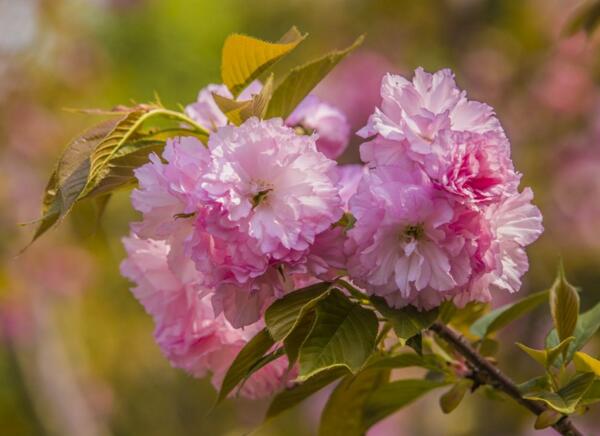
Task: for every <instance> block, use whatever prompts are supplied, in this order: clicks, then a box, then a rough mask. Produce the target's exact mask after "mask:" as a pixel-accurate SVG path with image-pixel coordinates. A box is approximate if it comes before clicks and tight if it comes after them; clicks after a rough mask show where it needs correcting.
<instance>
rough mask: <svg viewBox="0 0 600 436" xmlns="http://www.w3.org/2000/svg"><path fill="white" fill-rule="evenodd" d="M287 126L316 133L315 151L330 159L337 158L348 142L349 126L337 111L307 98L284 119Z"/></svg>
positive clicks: (318, 100)
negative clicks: (298, 127) (299, 127)
mask: <svg viewBox="0 0 600 436" xmlns="http://www.w3.org/2000/svg"><path fill="white" fill-rule="evenodd" d="M285 123H286V124H287V125H288V126H292V127H294V126H301V127H303V128H305V129H309V130H313V131H315V132H316V133H317V135H318V139H317V149H318V150H319V151H320V152H321V153H323V154H324V155H325V156H327V157H328V158H330V159H335V158H337V157H339V156H340V155H341V154H342V153H343V152H344V150H345V149H346V147H347V145H348V142H349V141H350V125H349V124H348V120H346V116H345V115H344V114H343V113H342V112H340V110H339V109H337V108H335V107H333V106H331V105H329V104H327V103H325V102H323V101H321V99H319V98H318V97H317V96H316V95H309V96H307V97H306V98H305V99H304V100H303V101H302V102H301V103H300V104H299V105H298V106H297V107H296V109H295V110H294V111H293V112H292V114H291V115H290V116H289V117H288V118H287V119H286V121H285Z"/></svg>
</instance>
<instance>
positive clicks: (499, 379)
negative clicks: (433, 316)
mask: <svg viewBox="0 0 600 436" xmlns="http://www.w3.org/2000/svg"><path fill="white" fill-rule="evenodd" d="M430 330H431V331H433V332H434V333H436V334H437V335H438V336H439V337H440V338H442V339H444V340H445V341H446V342H447V343H448V344H449V345H451V346H452V347H453V348H454V350H456V351H457V352H458V353H459V354H461V355H462V356H463V357H464V358H465V359H466V360H467V361H468V362H469V363H470V364H471V366H472V367H473V369H474V370H475V371H476V372H477V373H478V374H477V375H479V376H483V377H478V379H480V380H485V382H486V383H487V384H489V385H490V386H492V387H494V388H496V389H498V390H500V391H502V392H504V393H505V394H507V395H508V396H509V397H511V398H512V399H513V400H515V401H516V402H517V403H519V404H521V405H522V406H523V407H525V408H527V409H528V410H529V411H531V412H532V413H534V414H535V415H540V414H541V413H543V412H545V411H546V410H548V408H547V407H546V406H544V405H542V404H541V403H538V402H535V401H532V400H527V399H525V398H523V396H522V395H521V392H520V391H519V388H518V387H517V385H516V384H515V383H514V382H513V381H512V380H511V379H509V378H508V377H507V376H506V375H505V374H504V373H503V372H502V371H500V370H499V369H498V368H497V367H495V366H494V365H492V363H490V362H489V361H488V360H487V359H486V358H485V357H483V356H482V355H481V354H479V353H478V352H477V351H476V350H475V349H474V348H473V347H472V346H471V344H470V343H469V342H468V341H467V340H466V339H465V338H464V337H463V336H462V335H461V334H459V333H457V332H455V331H454V330H452V329H451V328H450V327H448V326H447V325H445V324H442V323H440V322H436V323H434V324H433V325H432V326H431V327H430ZM552 427H553V428H554V430H556V431H557V432H558V433H559V434H562V435H564V436H583V434H582V433H581V432H580V431H579V430H577V428H576V427H575V426H574V425H573V423H572V422H571V420H570V419H569V417H568V416H564V417H563V418H561V419H560V420H559V421H557V422H556V423H555V424H553V425H552Z"/></svg>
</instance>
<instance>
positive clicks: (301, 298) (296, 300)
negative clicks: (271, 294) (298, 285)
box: [265, 282, 331, 341]
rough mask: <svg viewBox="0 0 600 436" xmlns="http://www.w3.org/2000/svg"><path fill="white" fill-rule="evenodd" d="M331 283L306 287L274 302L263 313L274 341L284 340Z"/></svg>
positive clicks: (327, 290) (323, 294)
mask: <svg viewBox="0 0 600 436" xmlns="http://www.w3.org/2000/svg"><path fill="white" fill-rule="evenodd" d="M330 287H331V283H328V282H322V283H317V284H315V285H311V286H307V287H306V288H302V289H300V290H297V291H294V292H292V293H290V294H287V295H286V296H284V297H283V298H280V299H279V300H276V301H275V302H274V303H273V304H271V306H269V308H268V309H267V310H266V312H265V323H266V325H267V328H268V329H269V332H270V333H271V336H272V337H273V339H275V341H281V340H283V339H285V338H286V337H287V336H288V335H289V334H290V333H291V332H292V330H293V329H294V328H295V327H296V325H297V324H298V322H299V321H300V319H301V318H302V317H303V316H304V314H306V313H307V312H308V311H309V310H311V309H313V308H314V307H315V306H316V304H317V303H318V302H319V301H320V300H322V299H323V298H325V297H326V296H327V295H328V293H329V289H330Z"/></svg>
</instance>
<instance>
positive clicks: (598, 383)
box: [578, 380, 600, 406]
mask: <svg viewBox="0 0 600 436" xmlns="http://www.w3.org/2000/svg"><path fill="white" fill-rule="evenodd" d="M598 402H600V380H594V382H593V383H592V386H590V388H589V389H588V390H587V391H586V392H585V394H584V395H583V397H581V400H580V401H579V404H578V406H589V405H590V404H595V403H598Z"/></svg>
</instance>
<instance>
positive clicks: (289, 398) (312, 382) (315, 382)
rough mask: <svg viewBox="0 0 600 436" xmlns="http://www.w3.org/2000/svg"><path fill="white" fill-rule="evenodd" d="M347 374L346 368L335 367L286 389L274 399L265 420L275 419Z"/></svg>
mask: <svg viewBox="0 0 600 436" xmlns="http://www.w3.org/2000/svg"><path fill="white" fill-rule="evenodd" d="M346 374H348V370H347V369H346V368H342V367H335V368H331V369H329V370H326V371H322V372H320V373H319V374H317V375H315V376H314V377H311V378H309V379H308V380H306V381H305V382H304V383H299V384H296V385H294V386H292V387H291V388H287V389H285V390H284V391H282V392H280V393H278V394H277V395H276V396H275V397H274V398H273V400H272V401H271V405H270V406H269V409H268V410H267V416H266V418H265V419H270V418H273V417H275V416H277V415H279V414H280V413H281V412H284V411H285V410H287V409H290V408H292V407H294V406H295V405H296V404H298V403H300V402H302V401H303V400H304V399H306V398H308V397H310V396H311V395H312V394H314V393H315V392H317V391H319V390H321V389H323V388H324V387H325V386H327V385H328V384H330V383H333V382H334V381H335V380H337V379H338V378H340V377H343V376H344V375H346Z"/></svg>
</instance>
